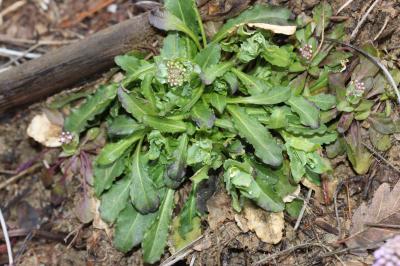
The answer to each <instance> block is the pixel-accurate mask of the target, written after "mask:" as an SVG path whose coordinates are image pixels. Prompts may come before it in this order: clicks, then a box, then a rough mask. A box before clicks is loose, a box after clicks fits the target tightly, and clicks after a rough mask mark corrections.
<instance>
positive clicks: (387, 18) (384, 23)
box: [374, 16, 390, 41]
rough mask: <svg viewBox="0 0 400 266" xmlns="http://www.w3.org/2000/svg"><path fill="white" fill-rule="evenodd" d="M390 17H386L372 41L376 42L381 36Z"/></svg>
mask: <svg viewBox="0 0 400 266" xmlns="http://www.w3.org/2000/svg"><path fill="white" fill-rule="evenodd" d="M389 20H390V17H389V16H386V18H385V21H384V22H383V25H382V28H381V29H380V30H379V32H378V34H376V35H375V37H374V41H376V40H378V38H379V37H380V36H381V34H382V32H383V31H384V30H385V28H386V26H387V24H388V23H389Z"/></svg>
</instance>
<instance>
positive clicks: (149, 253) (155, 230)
mask: <svg viewBox="0 0 400 266" xmlns="http://www.w3.org/2000/svg"><path fill="white" fill-rule="evenodd" d="M174 194H175V190H173V189H168V190H167V192H166V195H165V197H164V200H163V202H162V204H161V207H160V210H159V211H158V213H157V218H156V219H155V221H154V222H153V223H152V224H151V225H150V228H149V229H148V230H147V232H146V233H145V235H144V239H143V241H142V249H143V258H144V261H145V262H146V263H155V262H157V261H159V260H160V258H161V255H162V254H163V253H164V248H165V246H166V244H167V238H168V229H169V225H170V223H171V216H172V211H173V208H174Z"/></svg>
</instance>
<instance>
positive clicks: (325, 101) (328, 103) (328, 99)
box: [307, 93, 336, 111]
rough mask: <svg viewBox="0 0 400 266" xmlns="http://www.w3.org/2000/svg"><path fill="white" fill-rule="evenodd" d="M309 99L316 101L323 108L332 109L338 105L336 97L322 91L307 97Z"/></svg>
mask: <svg viewBox="0 0 400 266" xmlns="http://www.w3.org/2000/svg"><path fill="white" fill-rule="evenodd" d="M307 99H308V100H310V101H311V102H313V103H315V105H316V106H317V107H319V109H321V110H324V111H326V110H329V109H332V108H333V107H334V106H335V105H336V97H335V96H334V95H331V94H325V93H320V94H317V95H313V96H309V97H307Z"/></svg>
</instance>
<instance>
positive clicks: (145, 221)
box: [114, 204, 156, 252]
mask: <svg viewBox="0 0 400 266" xmlns="http://www.w3.org/2000/svg"><path fill="white" fill-rule="evenodd" d="M155 218H156V214H155V213H149V214H146V215H143V214H141V213H139V212H137V211H136V210H135V209H134V208H133V206H132V204H128V205H127V206H126V208H125V209H124V210H123V211H122V212H121V213H120V214H119V216H118V219H117V222H116V223H115V233H114V246H115V247H116V248H117V249H118V250H119V251H122V252H128V251H130V250H131V249H132V248H133V247H136V246H137V245H139V244H140V243H141V242H142V240H143V237H144V234H145V232H146V230H147V228H148V227H149V226H150V224H151V223H152V221H154V219H155Z"/></svg>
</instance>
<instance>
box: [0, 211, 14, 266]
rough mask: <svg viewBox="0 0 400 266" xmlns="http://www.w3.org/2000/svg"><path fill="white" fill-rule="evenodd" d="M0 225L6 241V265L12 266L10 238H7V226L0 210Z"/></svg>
mask: <svg viewBox="0 0 400 266" xmlns="http://www.w3.org/2000/svg"><path fill="white" fill-rule="evenodd" d="M0 224H1V229H2V230H3V235H4V239H5V241H6V246H7V254H8V264H9V265H10V266H12V265H13V264H14V259H13V254H12V249H11V242H10V238H9V237H8V231H7V225H6V221H5V220H4V216H3V213H2V211H1V209H0Z"/></svg>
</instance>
